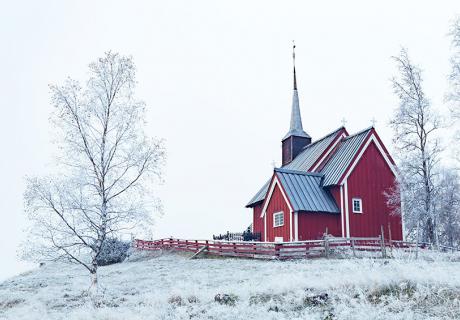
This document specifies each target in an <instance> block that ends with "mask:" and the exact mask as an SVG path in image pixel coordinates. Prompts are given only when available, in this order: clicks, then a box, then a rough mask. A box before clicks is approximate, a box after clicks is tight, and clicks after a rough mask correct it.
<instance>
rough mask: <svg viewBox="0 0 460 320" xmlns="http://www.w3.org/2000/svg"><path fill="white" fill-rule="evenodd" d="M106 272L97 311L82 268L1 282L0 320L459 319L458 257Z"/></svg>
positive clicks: (155, 266) (164, 261)
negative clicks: (86, 290)
mask: <svg viewBox="0 0 460 320" xmlns="http://www.w3.org/2000/svg"><path fill="white" fill-rule="evenodd" d="M137 258H138V259H131V261H128V262H124V263H121V264H117V265H112V266H107V267H102V268H101V269H100V271H101V272H100V283H101V285H102V287H104V297H103V299H102V301H101V306H100V307H99V308H97V309H95V308H93V307H92V305H91V303H89V301H88V298H87V297H86V296H84V295H82V292H84V290H85V289H87V287H88V284H89V277H88V274H87V272H86V271H85V270H84V269H82V268H81V267H78V266H68V265H59V264H52V265H46V266H44V267H42V268H39V269H37V270H35V271H32V272H29V273H26V274H23V275H20V276H17V277H15V278H12V279H9V280H7V281H5V282H3V283H1V284H0V319H66V320H74V319H101V320H102V319H104V320H108V319H132V320H135V319H245V320H246V319H460V313H459V311H460V262H459V261H460V259H459V257H458V256H452V255H448V254H439V255H434V256H432V257H428V258H427V257H425V258H424V259H421V260H418V261H414V260H411V259H407V258H404V259H402V258H399V259H391V260H381V259H377V260H371V259H355V260H333V259H331V260H326V259H319V260H302V261H284V262H281V261H254V260H243V259H196V260H189V259H187V257H185V256H181V255H176V254H162V255H159V256H156V257H150V258H146V259H140V258H139V256H138V257H137Z"/></svg>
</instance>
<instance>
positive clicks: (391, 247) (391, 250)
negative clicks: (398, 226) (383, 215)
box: [388, 222, 393, 255]
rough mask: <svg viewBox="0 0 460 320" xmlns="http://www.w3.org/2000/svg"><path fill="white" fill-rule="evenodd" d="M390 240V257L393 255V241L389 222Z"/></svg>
mask: <svg viewBox="0 0 460 320" xmlns="http://www.w3.org/2000/svg"><path fill="white" fill-rule="evenodd" d="M388 236H389V238H388V240H389V241H390V252H391V253H390V255H393V244H392V241H393V240H392V239H391V224H390V223H389V222H388Z"/></svg>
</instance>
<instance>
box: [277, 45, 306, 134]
mask: <svg viewBox="0 0 460 320" xmlns="http://www.w3.org/2000/svg"><path fill="white" fill-rule="evenodd" d="M292 62H293V64H294V92H293V94H292V108H291V125H290V127H289V132H288V133H287V134H286V135H285V136H284V138H283V140H284V139H286V138H289V137H290V136H296V137H306V138H310V136H309V135H308V134H307V133H306V132H305V131H303V127H302V117H301V115H300V106H299V94H298V93H297V77H296V74H295V44H294V41H293V44H292Z"/></svg>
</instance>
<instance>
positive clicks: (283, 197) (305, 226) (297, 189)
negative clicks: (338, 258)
mask: <svg viewBox="0 0 460 320" xmlns="http://www.w3.org/2000/svg"><path fill="white" fill-rule="evenodd" d="M291 112H292V113H291V124H290V129H289V132H288V133H287V134H286V135H285V136H284V138H283V139H282V167H281V168H275V169H274V171H273V175H272V176H271V178H270V180H269V181H267V183H266V184H265V185H264V186H263V187H262V188H261V189H260V190H259V192H257V193H256V195H255V196H254V197H253V198H252V199H251V201H250V202H249V203H248V204H247V205H246V207H248V208H252V209H253V231H254V232H260V233H261V236H262V241H301V240H311V239H319V238H321V237H322V236H323V234H324V233H325V231H326V229H327V230H328V233H329V234H331V235H333V236H337V237H375V236H379V235H380V233H381V227H382V226H383V227H384V232H385V237H388V236H389V233H390V232H391V237H392V239H393V240H402V238H403V230H402V219H401V216H396V215H392V214H391V211H392V210H391V208H389V206H388V205H387V203H386V198H385V195H384V192H385V191H387V190H389V189H390V188H391V187H393V186H394V184H395V178H396V170H395V163H394V161H393V159H392V158H391V156H390V154H389V153H388V150H387V149H386V148H385V146H384V144H383V143H382V141H381V139H380V138H379V135H378V134H377V132H376V130H375V128H374V127H370V128H367V129H365V130H362V131H360V132H358V133H355V134H352V135H350V134H349V133H348V131H347V130H346V129H345V127H341V128H338V129H337V130H334V131H333V132H331V133H329V134H328V135H326V136H325V137H323V138H321V139H318V140H316V141H312V138H311V137H310V136H309V135H308V134H307V133H306V132H305V131H304V130H303V127H302V120H301V116H300V108H299V97H298V93H297V83H296V74H295V66H294V93H293V98H292V111H291Z"/></svg>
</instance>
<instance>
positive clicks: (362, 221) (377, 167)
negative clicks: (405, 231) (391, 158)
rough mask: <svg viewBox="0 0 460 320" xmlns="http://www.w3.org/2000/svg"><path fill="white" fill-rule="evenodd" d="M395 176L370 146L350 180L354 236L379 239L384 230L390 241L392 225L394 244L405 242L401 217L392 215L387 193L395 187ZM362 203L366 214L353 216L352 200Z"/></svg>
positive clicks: (349, 189)
mask: <svg viewBox="0 0 460 320" xmlns="http://www.w3.org/2000/svg"><path fill="white" fill-rule="evenodd" d="M394 179H395V177H394V175H393V172H392V171H391V169H390V168H389V167H388V165H387V163H386V162H385V160H384V158H383V157H382V155H381V154H380V152H379V151H378V149H377V147H376V145H375V144H374V142H371V144H370V145H369V146H368V148H367V149H366V151H365V152H364V154H363V156H362V158H361V159H360V160H359V162H358V164H357V165H356V167H355V168H354V170H353V172H352V173H351V174H350V176H349V177H348V181H347V184H348V201H347V204H348V212H349V219H350V236H352V237H375V236H378V235H380V226H381V225H383V227H384V229H385V238H388V236H389V234H388V223H390V225H391V233H392V239H393V240H402V225H401V217H400V216H394V215H390V212H391V210H390V208H389V207H388V206H387V204H386V199H385V195H384V194H383V191H385V190H388V189H389V188H390V187H392V186H393V185H394ZM354 197H356V198H361V199H362V211H363V213H353V208H352V199H353V198H354Z"/></svg>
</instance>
